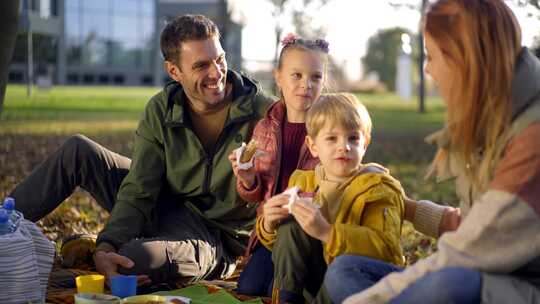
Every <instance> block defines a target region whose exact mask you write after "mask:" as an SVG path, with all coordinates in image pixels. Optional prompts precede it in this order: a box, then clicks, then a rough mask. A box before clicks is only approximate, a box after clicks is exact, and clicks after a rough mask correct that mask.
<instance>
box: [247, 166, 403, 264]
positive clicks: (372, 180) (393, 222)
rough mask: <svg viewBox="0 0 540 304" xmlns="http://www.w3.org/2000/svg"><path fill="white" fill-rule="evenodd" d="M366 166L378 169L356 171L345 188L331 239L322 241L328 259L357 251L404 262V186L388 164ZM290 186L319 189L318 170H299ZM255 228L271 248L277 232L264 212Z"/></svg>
mask: <svg viewBox="0 0 540 304" xmlns="http://www.w3.org/2000/svg"><path fill="white" fill-rule="evenodd" d="M366 166H369V167H375V168H376V170H369V171H371V172H369V173H363V174H359V175H357V176H356V178H354V179H353V180H352V181H351V182H350V183H349V185H348V186H347V187H346V188H345V190H344V194H343V196H342V200H341V204H340V206H339V210H338V213H337V216H336V219H335V221H334V223H333V224H332V231H331V236H330V241H329V242H328V243H327V244H324V245H323V246H324V257H325V260H326V263H327V264H330V263H331V262H332V260H333V259H334V258H336V257H337V256H339V255H342V254H356V255H362V256H366V257H371V258H374V259H378V260H382V261H386V262H390V263H393V264H396V265H403V253H402V250H401V246H400V235H401V226H402V223H403V217H404V203H403V197H404V192H403V189H402V187H401V184H400V183H399V182H398V181H397V180H396V179H394V178H393V177H392V176H390V174H388V170H387V169H386V168H384V167H381V166H379V165H377V164H368V165H366ZM289 186H290V187H293V186H298V187H299V188H300V189H301V190H302V191H304V192H314V191H316V189H317V188H318V182H317V178H316V176H315V171H314V170H310V171H303V170H296V171H295V172H294V173H293V175H292V176H291V178H290V180H289ZM256 232H257V235H258V237H259V240H260V241H261V243H262V244H263V245H264V246H265V247H267V248H268V249H270V250H271V249H272V246H273V244H274V242H275V239H276V233H275V232H274V233H268V232H267V231H265V230H264V228H263V221H262V216H260V217H259V218H258V219H257V225H256Z"/></svg>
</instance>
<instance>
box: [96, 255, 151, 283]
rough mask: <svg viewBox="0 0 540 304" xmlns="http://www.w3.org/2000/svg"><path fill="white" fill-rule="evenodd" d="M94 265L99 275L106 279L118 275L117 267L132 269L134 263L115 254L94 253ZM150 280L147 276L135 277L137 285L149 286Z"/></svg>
mask: <svg viewBox="0 0 540 304" xmlns="http://www.w3.org/2000/svg"><path fill="white" fill-rule="evenodd" d="M94 263H95V264H96V269H97V271H98V272H99V273H101V274H103V275H105V276H106V277H107V278H108V279H110V278H111V277H113V276H115V275H118V274H119V273H118V266H122V267H124V268H131V267H133V265H134V263H133V261H132V260H130V259H129V258H127V257H125V256H123V255H119V254H118V253H116V252H112V251H111V252H106V251H103V250H100V251H96V253H95V254H94ZM150 282H151V281H150V278H149V277H148V276H147V275H138V276H137V285H144V284H149V283H150Z"/></svg>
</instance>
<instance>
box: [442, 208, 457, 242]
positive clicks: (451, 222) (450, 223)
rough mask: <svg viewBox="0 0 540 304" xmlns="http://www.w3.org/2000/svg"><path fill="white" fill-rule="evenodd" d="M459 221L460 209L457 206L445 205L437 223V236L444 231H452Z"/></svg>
mask: <svg viewBox="0 0 540 304" xmlns="http://www.w3.org/2000/svg"><path fill="white" fill-rule="evenodd" d="M460 223H461V210H460V209H459V208H453V207H446V208H445V210H444V212H443V216H442V218H441V223H440V225H439V236H441V235H442V234H443V233H445V232H450V231H454V230H456V229H457V228H458V227H459V224H460Z"/></svg>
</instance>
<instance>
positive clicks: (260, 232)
mask: <svg viewBox="0 0 540 304" xmlns="http://www.w3.org/2000/svg"><path fill="white" fill-rule="evenodd" d="M263 220H264V218H263V217H262V216H258V217H257V223H256V225H255V232H256V233H257V238H258V239H259V241H260V242H261V244H263V246H264V247H266V248H267V249H268V250H270V251H271V250H272V247H273V246H274V243H275V242H276V232H275V231H274V232H272V233H271V232H268V231H266V230H265V229H264V225H263Z"/></svg>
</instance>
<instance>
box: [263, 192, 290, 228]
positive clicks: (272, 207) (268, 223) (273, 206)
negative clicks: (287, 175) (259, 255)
mask: <svg viewBox="0 0 540 304" xmlns="http://www.w3.org/2000/svg"><path fill="white" fill-rule="evenodd" d="M288 203H289V195H288V194H278V195H275V196H272V197H271V198H269V199H268V200H267V201H266V202H265V203H264V204H263V228H264V230H265V231H266V232H270V233H271V232H274V230H276V227H277V226H278V225H279V223H280V222H281V221H282V220H284V219H286V218H287V217H289V210H287V209H286V208H284V207H283V206H285V205H287V204H288Z"/></svg>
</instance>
